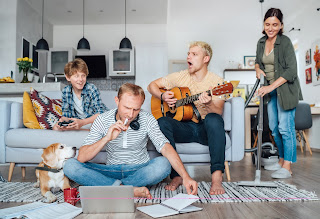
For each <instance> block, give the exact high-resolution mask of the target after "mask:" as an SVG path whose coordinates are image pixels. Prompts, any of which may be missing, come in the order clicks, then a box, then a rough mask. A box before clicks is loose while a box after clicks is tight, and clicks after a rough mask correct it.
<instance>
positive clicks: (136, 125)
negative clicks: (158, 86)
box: [114, 109, 140, 131]
mask: <svg viewBox="0 0 320 219" xmlns="http://www.w3.org/2000/svg"><path fill="white" fill-rule="evenodd" d="M117 113H118V109H117V110H116V113H115V114H114V120H115V121H117ZM138 120H139V114H138V115H137V117H136V118H135V119H134V120H133V121H132V122H130V128H132V129H133V130H135V131H137V130H139V128H140V123H139V121H138Z"/></svg>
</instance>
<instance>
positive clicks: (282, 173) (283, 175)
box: [271, 168, 291, 179]
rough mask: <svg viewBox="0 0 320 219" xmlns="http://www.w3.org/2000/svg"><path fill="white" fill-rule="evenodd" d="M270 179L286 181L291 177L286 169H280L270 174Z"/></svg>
mask: <svg viewBox="0 0 320 219" xmlns="http://www.w3.org/2000/svg"><path fill="white" fill-rule="evenodd" d="M271 177H272V178H274V179H287V178H290V177H291V173H290V171H289V170H287V169H286V168H281V169H280V170H277V171H276V172H274V173H272V174H271Z"/></svg>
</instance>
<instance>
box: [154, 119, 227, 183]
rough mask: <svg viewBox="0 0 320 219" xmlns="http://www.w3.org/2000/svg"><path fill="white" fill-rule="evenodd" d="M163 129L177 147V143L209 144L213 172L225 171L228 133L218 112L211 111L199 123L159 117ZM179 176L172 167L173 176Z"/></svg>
mask: <svg viewBox="0 0 320 219" xmlns="http://www.w3.org/2000/svg"><path fill="white" fill-rule="evenodd" d="M158 123H159V126H160V129H161V131H162V132H163V134H164V135H165V136H166V138H167V139H168V140H169V141H170V144H171V145H172V146H173V148H174V149H176V146H175V143H189V142H197V143H200V144H203V145H208V146H209V151H210V159H211V160H210V163H211V167H210V170H211V173H213V172H215V171H216V170H221V171H222V172H224V158H225V148H226V135H225V130H224V121H223V118H222V117H221V116H220V115H218V114H216V113H209V114H207V116H206V117H205V119H204V120H202V121H200V122H199V123H194V122H192V121H189V122H180V121H177V120H174V119H173V118H170V117H161V118H159V119H158ZM176 176H179V174H178V173H177V172H176V171H175V170H174V169H172V172H171V175H170V177H171V178H174V177H176Z"/></svg>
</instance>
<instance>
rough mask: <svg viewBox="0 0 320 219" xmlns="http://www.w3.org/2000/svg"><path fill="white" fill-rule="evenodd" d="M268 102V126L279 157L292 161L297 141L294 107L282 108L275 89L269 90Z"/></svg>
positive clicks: (293, 160) (295, 152)
mask: <svg viewBox="0 0 320 219" xmlns="http://www.w3.org/2000/svg"><path fill="white" fill-rule="evenodd" d="M270 96H271V100H270V102H269V103H268V118H269V128H270V130H271V131H272V136H273V137H274V141H275V143H276V145H277V147H278V150H279V156H280V158H284V160H286V161H290V162H291V163H294V162H296V161H297V142H296V129H295V122H294V118H295V115H296V108H294V109H291V110H283V109H282V108H281V106H280V104H279V101H278V98H277V92H276V90H273V91H272V92H270Z"/></svg>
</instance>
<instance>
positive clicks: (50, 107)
mask: <svg viewBox="0 0 320 219" xmlns="http://www.w3.org/2000/svg"><path fill="white" fill-rule="evenodd" d="M30 97H31V101H32V105H33V108H34V111H35V114H36V117H37V119H38V122H39V124H40V128H41V129H52V127H53V126H54V125H55V124H56V123H57V122H58V120H59V119H60V117H61V116H62V110H61V105H62V101H61V100H58V99H50V98H48V97H46V96H44V95H42V94H39V93H38V91H36V90H35V89H33V88H31V89H30Z"/></svg>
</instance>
